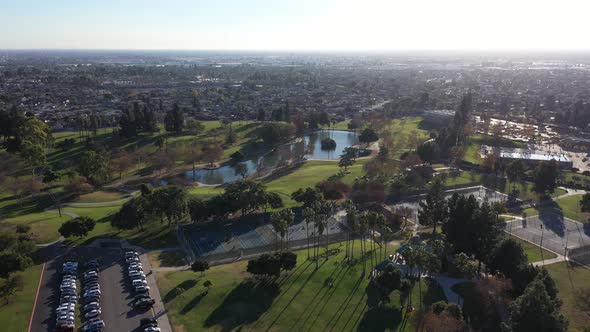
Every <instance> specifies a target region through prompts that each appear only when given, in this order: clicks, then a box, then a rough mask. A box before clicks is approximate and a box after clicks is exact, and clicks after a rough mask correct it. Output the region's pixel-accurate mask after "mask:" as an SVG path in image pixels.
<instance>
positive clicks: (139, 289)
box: [133, 286, 150, 294]
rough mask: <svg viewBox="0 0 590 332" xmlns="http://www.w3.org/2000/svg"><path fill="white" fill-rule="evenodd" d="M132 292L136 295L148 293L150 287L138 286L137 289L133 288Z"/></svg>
mask: <svg viewBox="0 0 590 332" xmlns="http://www.w3.org/2000/svg"><path fill="white" fill-rule="evenodd" d="M133 290H134V291H135V292H136V293H142V294H143V293H148V292H149V291H150V287H149V286H138V287H134V288H133Z"/></svg>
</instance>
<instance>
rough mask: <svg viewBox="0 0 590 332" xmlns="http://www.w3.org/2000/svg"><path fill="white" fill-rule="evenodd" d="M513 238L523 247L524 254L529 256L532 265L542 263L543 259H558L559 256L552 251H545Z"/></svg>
mask: <svg viewBox="0 0 590 332" xmlns="http://www.w3.org/2000/svg"><path fill="white" fill-rule="evenodd" d="M511 238H512V239H513V240H514V241H516V242H518V243H520V245H521V246H522V249H524V253H525V254H526V255H527V257H528V259H529V262H530V263H534V262H540V261H542V260H543V259H545V260H547V259H552V258H555V257H557V255H556V254H554V253H552V252H551V251H547V250H545V249H542V248H539V246H536V245H534V244H532V243H530V242H528V241H524V240H521V239H519V238H517V237H514V236H511Z"/></svg>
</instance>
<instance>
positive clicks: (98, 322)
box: [83, 320, 105, 332]
mask: <svg viewBox="0 0 590 332" xmlns="http://www.w3.org/2000/svg"><path fill="white" fill-rule="evenodd" d="M104 327H105V324H104V321H103V320H95V321H90V322H87V323H86V324H85V325H84V328H83V331H84V332H90V331H92V330H93V329H96V328H104Z"/></svg>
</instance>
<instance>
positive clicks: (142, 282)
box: [131, 279, 147, 287]
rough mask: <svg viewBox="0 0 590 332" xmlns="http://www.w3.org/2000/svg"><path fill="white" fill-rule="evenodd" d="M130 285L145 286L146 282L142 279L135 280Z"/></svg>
mask: <svg viewBox="0 0 590 332" xmlns="http://www.w3.org/2000/svg"><path fill="white" fill-rule="evenodd" d="M131 285H132V286H133V287H139V286H147V281H145V280H143V279H135V280H133V281H132V282H131Z"/></svg>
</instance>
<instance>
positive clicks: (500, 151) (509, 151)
mask: <svg viewBox="0 0 590 332" xmlns="http://www.w3.org/2000/svg"><path fill="white" fill-rule="evenodd" d="M490 153H494V154H496V155H497V156H498V158H499V159H500V160H502V161H505V162H510V161H513V160H522V161H523V162H524V163H525V164H527V165H528V166H530V167H535V166H536V165H537V164H539V163H540V162H547V161H552V160H554V161H555V162H556V163H557V164H558V165H559V167H561V168H564V169H570V168H572V166H573V163H572V161H571V160H570V159H569V158H568V157H567V156H566V155H564V154H557V153H548V152H544V151H536V150H528V149H513V148H502V147H494V146H488V145H482V146H481V150H480V154H481V155H482V157H485V156H486V155H488V154H490Z"/></svg>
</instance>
